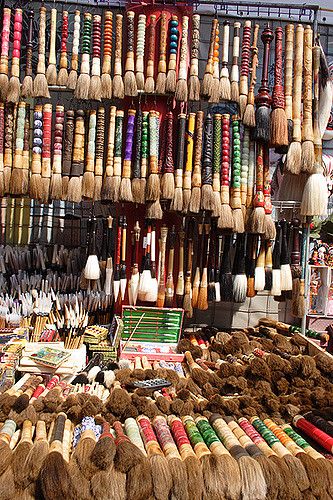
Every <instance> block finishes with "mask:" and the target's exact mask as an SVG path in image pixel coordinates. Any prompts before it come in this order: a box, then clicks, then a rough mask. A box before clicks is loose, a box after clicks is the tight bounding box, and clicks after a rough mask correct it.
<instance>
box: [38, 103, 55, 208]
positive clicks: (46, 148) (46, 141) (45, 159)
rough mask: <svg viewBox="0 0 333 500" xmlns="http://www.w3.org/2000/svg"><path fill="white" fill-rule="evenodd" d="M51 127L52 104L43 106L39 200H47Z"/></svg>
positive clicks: (49, 176)
mask: <svg viewBox="0 0 333 500" xmlns="http://www.w3.org/2000/svg"><path fill="white" fill-rule="evenodd" d="M51 129H52V104H44V106H43V146H42V179H41V181H42V185H41V192H40V196H39V198H40V200H41V202H42V203H48V202H49V195H50V182H51Z"/></svg>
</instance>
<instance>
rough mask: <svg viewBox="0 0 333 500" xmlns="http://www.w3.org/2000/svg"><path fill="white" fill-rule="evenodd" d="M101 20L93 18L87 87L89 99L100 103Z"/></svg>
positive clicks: (98, 17) (97, 17)
mask: <svg viewBox="0 0 333 500" xmlns="http://www.w3.org/2000/svg"><path fill="white" fill-rule="evenodd" d="M101 24H102V18H101V16H97V15H95V16H94V17H93V25H92V26H93V29H92V40H93V43H92V55H93V57H92V68H91V78H90V86H89V99H93V100H95V101H100V100H101V97H102V82H101V43H102V26H101Z"/></svg>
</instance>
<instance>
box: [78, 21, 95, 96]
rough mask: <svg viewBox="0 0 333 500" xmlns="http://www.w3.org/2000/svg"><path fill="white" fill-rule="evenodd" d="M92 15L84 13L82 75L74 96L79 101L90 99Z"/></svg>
mask: <svg viewBox="0 0 333 500" xmlns="http://www.w3.org/2000/svg"><path fill="white" fill-rule="evenodd" d="M91 32H92V15H91V13H90V12H85V13H84V20H83V34H82V58H81V68H80V75H79V77H78V79H77V82H76V87H75V93H74V96H75V97H76V98H77V99H88V97H89V88H90V50H91Z"/></svg>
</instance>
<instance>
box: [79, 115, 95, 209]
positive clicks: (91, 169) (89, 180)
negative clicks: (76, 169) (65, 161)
mask: <svg viewBox="0 0 333 500" xmlns="http://www.w3.org/2000/svg"><path fill="white" fill-rule="evenodd" d="M95 141H96V110H95V109H93V110H91V111H90V115H89V128H88V144H87V153H86V165H85V172H84V174H83V179H82V196H83V197H84V198H88V199H90V200H92V199H93V196H94V183H95Z"/></svg>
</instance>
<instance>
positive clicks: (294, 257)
mask: <svg viewBox="0 0 333 500" xmlns="http://www.w3.org/2000/svg"><path fill="white" fill-rule="evenodd" d="M300 225H301V222H300V221H299V220H298V219H295V220H294V221H293V222H292V232H293V246H292V252H291V256H290V257H291V264H292V265H293V266H299V265H300V264H301V253H300V234H299V231H300Z"/></svg>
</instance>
